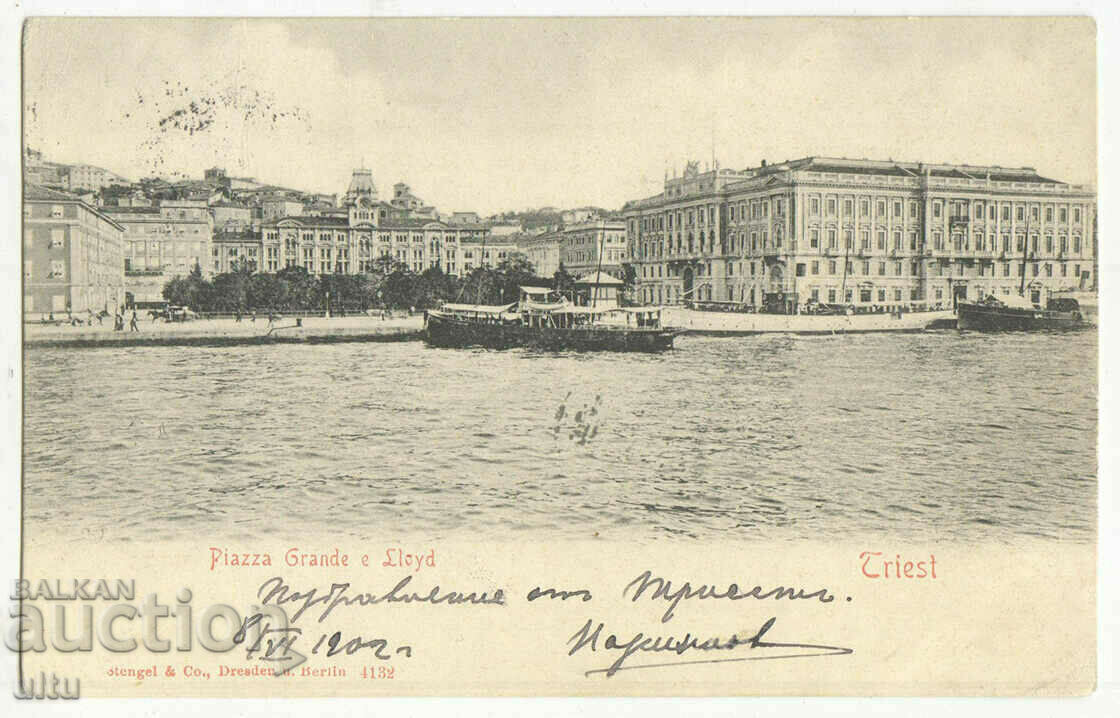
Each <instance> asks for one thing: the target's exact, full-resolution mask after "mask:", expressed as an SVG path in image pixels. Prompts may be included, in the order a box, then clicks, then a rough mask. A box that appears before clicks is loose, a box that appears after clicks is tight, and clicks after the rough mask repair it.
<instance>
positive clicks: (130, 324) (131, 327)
mask: <svg viewBox="0 0 1120 718" xmlns="http://www.w3.org/2000/svg"><path fill="white" fill-rule="evenodd" d="M128 331H130V332H139V331H140V327H139V326H137V324H136V310H135V309H133V310H132V319H130V320H128Z"/></svg>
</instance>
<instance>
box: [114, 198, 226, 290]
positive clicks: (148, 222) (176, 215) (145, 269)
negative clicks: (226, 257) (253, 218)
mask: <svg viewBox="0 0 1120 718" xmlns="http://www.w3.org/2000/svg"><path fill="white" fill-rule="evenodd" d="M105 212H106V214H108V215H109V216H110V217H112V218H113V219H114V220H115V221H116V222H118V223H119V224H121V225H122V226H123V227H124V230H125V236H124V242H125V243H124V263H123V266H124V274H125V285H126V291H127V292H128V297H127V298H128V300H129V302H130V303H132V302H142V303H150V302H159V301H162V300H163V286H164V284H166V283H167V281H168V280H170V279H172V278H173V277H175V276H186V275H187V274H189V273H190V272H191V270H193V269H194V267H195V266H198V267H199V270H200V271H201V272H202V274H203V275H204V276H207V275H209V274H211V269H212V267H213V264H212V262H211V257H212V249H211V242H212V240H213V233H214V220H213V217H212V216H211V215H210V210H209V208H208V207H207V205H206V202H203V201H189V200H179V201H172V200H164V201H161V202H160V204H159V206H158V207H106V208H105Z"/></svg>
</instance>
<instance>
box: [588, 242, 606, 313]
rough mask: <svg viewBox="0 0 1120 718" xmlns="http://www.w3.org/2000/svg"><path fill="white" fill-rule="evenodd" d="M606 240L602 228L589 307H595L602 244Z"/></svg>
mask: <svg viewBox="0 0 1120 718" xmlns="http://www.w3.org/2000/svg"><path fill="white" fill-rule="evenodd" d="M606 240H607V232H606V230H603V236H601V237H600V238H599V264H598V266H597V267H595V281H594V282H592V283H591V308H592V309H594V308H595V302H596V300H597V299H598V298H599V277H600V275H601V274H602V272H603V244H604V243H605V242H606Z"/></svg>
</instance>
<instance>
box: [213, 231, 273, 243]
mask: <svg viewBox="0 0 1120 718" xmlns="http://www.w3.org/2000/svg"><path fill="white" fill-rule="evenodd" d="M213 240H214V241H215V242H259V241H261V233H260V232H254V231H253V230H251V229H242V230H235V231H228V230H220V231H217V232H215V233H214V237H213Z"/></svg>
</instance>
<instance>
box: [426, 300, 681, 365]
mask: <svg viewBox="0 0 1120 718" xmlns="http://www.w3.org/2000/svg"><path fill="white" fill-rule="evenodd" d="M520 294H521V296H520V301H518V302H516V303H513V304H508V305H503V306H489V305H477V304H444V305H443V306H442V307H440V308H439V309H438V310H432V311H427V312H425V313H424V338H425V341H427V343H428V344H429V345H431V346H437V347H469V346H480V347H486V348H490V349H509V348H512V347H532V348H535V349H543V350H547V351H560V350H569V349H573V350H582V351H596V350H599V351H624V352H625V351H639V352H656V351H664V350H666V349H671V348H672V347H673V339H675V338H676V337H677V335H678V334H681V333H682V331H681V330H677V329H669V328H665V327H663V326H662V325H661V309H660V308H659V307H603V308H596V307H594V306H591V307H586V306H578V305H576V304H573V303H572V302H570V301H568V300H567V299H566V298H564V297H561V296H559V295H558V294H556V293H555V292H553V291H552V290H550V289H547V288H543V287H521V288H520Z"/></svg>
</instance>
